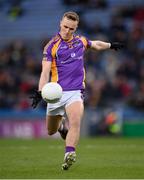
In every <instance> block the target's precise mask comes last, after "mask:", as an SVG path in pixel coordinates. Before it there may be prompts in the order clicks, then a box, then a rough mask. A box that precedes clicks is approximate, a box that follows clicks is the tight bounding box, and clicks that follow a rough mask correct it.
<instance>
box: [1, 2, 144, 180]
mask: <svg viewBox="0 0 144 180" xmlns="http://www.w3.org/2000/svg"><path fill="white" fill-rule="evenodd" d="M70 10H73V11H76V12H77V13H79V15H80V26H79V29H78V32H77V33H80V34H82V35H84V36H86V37H88V38H89V39H91V40H92V39H98V40H104V41H119V42H122V43H124V44H125V48H124V49H123V50H121V51H118V52H115V51H113V50H107V51H103V52H96V51H92V50H89V51H87V52H86V54H85V59H86V60H85V67H86V72H87V74H86V84H87V85H86V93H85V114H84V118H83V122H82V130H81V136H82V137H86V141H84V142H83V140H82V144H81V147H79V152H82V154H84V155H81V158H80V159H81V160H80V161H81V162H79V163H81V167H82V169H81V171H80V170H79V169H78V170H79V171H78V172H77V174H76V173H73V172H74V171H72V172H71V173H70V174H67V176H65V177H67V178H72V177H74V178H76V177H82V178H86V177H87V178H90V177H93V178H95V177H96V174H97V177H99V178H101V177H103V178H106V177H109V178H113V177H116V178H117V177H119V178H123V177H124V178H139V177H143V178H144V174H143V172H144V170H143V168H142V167H143V163H142V162H143V157H144V155H143V152H144V151H143V149H144V147H143V142H142V141H143V140H142V141H141V140H140V139H143V138H139V139H135V138H132V137H144V0H0V154H1V156H0V159H1V160H0V161H1V163H0V174H1V175H0V177H4V178H7V177H11V178H16V177H19V178H25V177H27V178H36V177H37V178H43V177H47V175H46V174H45V173H43V172H47V171H48V168H46V167H47V164H46V163H48V162H51V164H53V165H54V166H57V165H56V163H57V162H55V161H54V159H53V160H52V159H50V160H49V161H47V160H46V159H45V157H46V156H47V154H46V153H47V152H46V151H45V149H47V148H48V144H47V141H45V138H47V133H46V130H45V108H46V104H45V103H44V102H42V103H41V104H40V105H39V107H38V108H37V109H35V110H33V109H32V108H31V101H30V99H29V96H30V94H31V92H32V91H33V89H35V88H37V85H38V80H39V76H40V72H41V60H42V51H43V47H44V45H45V44H46V42H47V41H48V40H49V39H50V38H51V36H53V35H54V34H55V33H56V32H57V31H58V27H59V21H60V19H61V16H62V15H63V13H64V12H65V11H70ZM101 136H104V137H107V136H108V137H109V136H110V137H112V138H114V139H116V141H115V140H114V139H112V140H110V141H105V139H104V140H103V139H98V137H101ZM53 137H54V138H58V137H59V134H56V135H54V136H53ZM91 137H97V138H96V139H97V140H96V139H93V138H91ZM129 137H130V139H129ZM9 138H10V139H9ZM11 138H13V139H14V140H13V141H12V140H11ZM17 138H18V139H17ZM19 138H20V139H21V141H19ZM43 138H44V139H43ZM87 138H90V139H88V140H87ZM119 138H120V139H119ZM125 138H128V139H129V140H124V142H123V141H122V139H125ZM22 139H24V140H22ZM25 139H32V140H31V141H25ZM37 139H41V141H37ZM118 139H119V140H118ZM57 141H58V142H57ZM57 141H56V142H55V140H54V142H51V140H50V141H49V150H48V149H47V150H48V152H49V155H50V156H47V158H50V157H52V158H55V157H54V154H55V153H54V154H53V151H54V144H55V145H56V148H58V149H59V153H61V155H60V156H61V157H63V155H62V152H63V147H62V145H61V143H60V144H59V140H57ZM95 143H96V145H95ZM91 144H92V146H91ZM32 146H33V147H32ZM97 148H98V149H97ZM84 150H85V152H84ZM89 150H90V151H91V154H88V156H87V153H88V152H89ZM112 150H113V151H112ZM24 153H26V154H24ZM59 153H58V155H59ZM95 154H97V155H98V157H95ZM8 155H9V156H8ZM16 155H17V156H16ZM85 155H86V156H85ZM129 155H130V156H129ZM134 155H135V156H134ZM138 155H140V156H138ZM34 156H35V159H34ZM41 157H42V158H41ZM61 157H59V156H58V157H57V158H56V160H58V161H59V160H60V158H61ZM86 157H87V159H85V158H86ZM88 157H90V158H89V161H88ZM108 157H109V158H108ZM128 157H129V159H127V160H126V161H125V159H126V158H128ZM95 158H96V159H95ZM98 158H99V159H98ZM14 159H15V161H14ZM30 159H32V161H31V160H30ZM92 160H93V161H92ZM95 160H96V162H97V163H96V164H95ZM117 160H118V161H117ZM60 161H61V160H60ZM32 163H33V164H32ZM85 163H86V164H85ZM93 163H94V164H93ZM127 163H128V164H127ZM53 165H52V166H49V171H48V172H49V173H50V172H51V176H49V177H55V178H60V177H61V178H64V176H62V174H60V173H58V174H57V173H56V172H55V169H54V168H53ZM88 165H89V168H90V169H88V167H87V166H88ZM96 166H97V168H98V169H99V170H98V169H97V171H96V174H95V167H96ZM131 166H134V169H133V168H132V167H131ZM140 166H141V167H140ZM32 167H33V170H32V171H31V169H32ZM36 167H37V169H36ZM102 167H103V168H105V167H107V168H105V170H104V169H102ZM118 167H121V168H123V169H118ZM13 168H15V169H16V170H14V169H13ZM86 168H87V169H86ZM116 168H117V169H116ZM126 168H129V170H128V171H127V169H126ZM22 170H23V172H22ZM88 170H89V172H88ZM103 170H104V171H103ZM14 172H15V173H14ZM75 172H76V170H75ZM103 172H105V173H103ZM120 172H123V173H121V176H118V174H119V173H120ZM134 172H135V173H134ZM21 174H22V176H21ZM56 174H57V176H56ZM112 174H113V176H112ZM122 174H123V175H122ZM78 175H79V176H78Z"/></svg>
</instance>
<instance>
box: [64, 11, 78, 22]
mask: <svg viewBox="0 0 144 180" xmlns="http://www.w3.org/2000/svg"><path fill="white" fill-rule="evenodd" d="M64 17H67V18H68V19H70V20H73V21H77V22H78V23H79V15H78V14H77V13H75V12H73V11H68V12H66V13H64V15H63V17H62V19H63V18H64Z"/></svg>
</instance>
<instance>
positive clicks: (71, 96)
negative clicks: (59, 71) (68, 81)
mask: <svg viewBox="0 0 144 180" xmlns="http://www.w3.org/2000/svg"><path fill="white" fill-rule="evenodd" d="M75 101H81V102H83V95H82V93H81V91H80V90H75V91H64V92H63V95H62V98H61V99H60V101H58V102H57V103H53V104H52V103H48V104H47V112H46V114H47V115H51V116H55V115H61V116H63V115H64V114H65V107H66V106H68V105H70V104H71V103H73V102H75Z"/></svg>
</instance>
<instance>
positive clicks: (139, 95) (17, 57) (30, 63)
mask: <svg viewBox="0 0 144 180" xmlns="http://www.w3.org/2000/svg"><path fill="white" fill-rule="evenodd" d="M89 2H92V1H88V0H87V1H86V2H85V3H84V1H76V0H75V1H72V0H71V1H70V0H65V1H63V3H64V4H65V5H67V6H68V5H69V4H70V5H71V4H73V3H74V4H75V3H76V5H77V6H79V5H81V4H85V5H87V6H88V5H89V7H91V6H92V4H91V3H90V4H89ZM96 2H97V3H96V4H95V6H94V8H95V9H96V10H97V9H99V8H100V9H101V8H102V9H104V11H107V10H108V8H109V7H108V4H107V1H96ZM77 11H78V12H79V13H80V27H79V29H80V30H81V33H82V34H83V35H86V36H87V37H88V38H90V39H98V40H104V41H118V42H122V43H123V44H124V46H125V47H124V49H123V50H120V51H114V50H106V51H101V52H99V51H93V50H88V51H87V52H86V54H85V68H86V91H85V104H86V106H89V107H96V106H103V107H105V106H108V105H114V104H115V103H122V104H126V105H128V106H133V107H136V108H139V109H141V110H144V27H143V23H144V8H143V7H142V8H140V7H139V8H135V7H131V8H128V7H121V8H117V10H116V11H115V13H113V15H112V16H111V18H110V22H109V23H108V24H107V26H106V27H103V26H102V25H101V24H100V23H98V22H95V23H94V24H93V26H91V25H90V24H89V22H87V21H85V19H84V18H83V17H84V11H83V9H81V11H80V9H78V10H77ZM49 38H50V37H48V38H46V39H45V40H42V41H41V42H39V41H37V42H36V43H37V46H38V48H36V49H34V48H32V46H30V43H29V42H23V41H19V40H16V41H15V42H11V43H10V44H7V45H6V46H4V47H2V48H1V49H0V109H9V108H10V109H20V110H27V109H31V101H30V99H29V96H30V94H31V93H32V91H33V90H34V89H36V88H37V86H38V81H39V76H40V72H41V60H42V51H43V47H44V45H45V44H46V41H47V39H49ZM44 106H45V103H43V102H42V103H41V104H40V106H39V108H44Z"/></svg>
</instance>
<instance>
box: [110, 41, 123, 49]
mask: <svg viewBox="0 0 144 180" xmlns="http://www.w3.org/2000/svg"><path fill="white" fill-rule="evenodd" d="M122 48H124V45H123V44H122V43H119V42H112V43H111V46H110V49H114V50H116V51H117V50H119V49H122Z"/></svg>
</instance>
